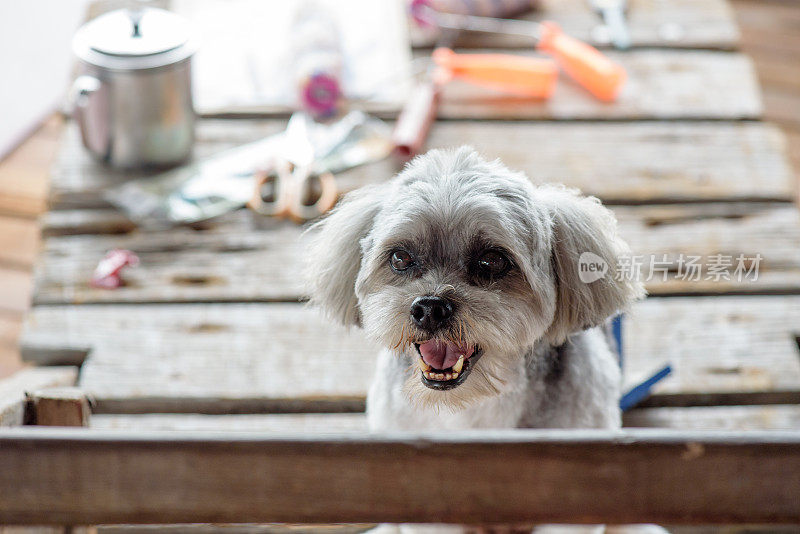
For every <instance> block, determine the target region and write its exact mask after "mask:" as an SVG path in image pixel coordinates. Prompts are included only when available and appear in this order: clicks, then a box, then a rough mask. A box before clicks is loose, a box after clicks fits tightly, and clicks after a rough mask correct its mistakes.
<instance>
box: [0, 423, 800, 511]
mask: <svg viewBox="0 0 800 534" xmlns="http://www.w3.org/2000/svg"><path fill="white" fill-rule="evenodd" d="M120 458H124V459H125V461H124V462H121V461H120ZM756 458H757V461H753V460H754V459H756ZM198 465H202V466H203V468H202V469H197V466H198ZM465 465H468V466H469V468H468V469H465V468H464V466H465ZM532 466H535V469H532V468H531V467H532ZM798 473H800V433H798V432H748V433H711V432H702V433H701V432H679V433H676V432H674V431H664V430H657V431H654V430H637V431H631V430H628V431H621V432H608V431H580V430H577V431H496V432H493V433H492V434H491V435H487V434H486V433H448V434H420V435H416V434H398V435H394V436H380V435H375V436H364V437H355V436H351V437H348V438H334V437H331V438H319V439H314V438H306V439H299V438H296V437H291V436H287V437H281V436H276V437H269V438H268V437H263V436H260V435H249V434H241V433H240V434H232V435H225V434H210V433H199V434H198V433H195V434H192V433H180V434H176V433H175V432H167V433H155V432H152V433H144V432H135V433H120V432H115V433H103V432H96V431H94V432H93V431H88V432H87V431H85V430H81V431H77V430H71V431H70V430H69V429H57V430H56V429H36V431H31V430H27V431H20V430H14V429H9V430H5V431H3V432H2V433H0V495H1V496H3V498H2V499H0V522H4V523H17V524H32V523H39V524H41V523H62V524H103V523H155V522H160V523H171V522H178V523H180V522H285V521H295V522H303V523H315V522H330V523H333V522H346V521H357V522H379V521H387V522H408V521H424V522H431V521H436V522H456V523H462V524H464V523H467V524H469V523H528V522H531V523H540V522H541V523H546V522H577V523H583V522H586V523H640V522H642V523H643V522H655V523H730V522H769V523H794V522H796V521H797V517H798V516H800V499H798V498H797V497H798V495H800V474H798ZM732 481H736V483H732ZM100 488H104V490H100ZM419 488H426V491H419ZM676 488H680V491H676ZM430 495H437V496H440V495H446V496H447V498H446V499H440V498H437V499H431V498H430ZM12 496H13V498H12ZM565 496H568V498H565Z"/></svg>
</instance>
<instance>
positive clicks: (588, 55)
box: [536, 22, 626, 102]
mask: <svg viewBox="0 0 800 534" xmlns="http://www.w3.org/2000/svg"><path fill="white" fill-rule="evenodd" d="M541 28H542V32H541V37H540V38H539V44H538V45H537V47H536V48H537V49H538V50H541V51H542V52H545V53H547V54H550V55H552V56H553V57H555V59H556V61H558V63H559V65H561V68H562V69H564V72H566V73H567V74H568V75H569V76H570V77H571V78H572V79H573V80H575V81H576V82H578V83H579V84H581V85H582V86H583V87H585V88H586V90H588V91H589V92H590V93H592V94H593V95H594V96H595V97H597V98H598V99H599V100H602V101H604V102H613V101H614V100H616V98H617V94H618V93H619V90H620V89H621V88H622V85H623V84H624V83H625V78H626V74H625V69H623V68H622V66H620V65H619V64H617V63H614V62H613V61H611V60H610V59H608V58H607V57H606V56H604V55H603V54H601V53H600V52H599V51H598V50H597V49H596V48H594V47H593V46H591V45H588V44H586V43H584V42H583V41H579V40H578V39H575V38H574V37H570V36H569V35H567V34H566V33H564V32H563V31H561V28H559V27H558V25H557V24H556V23H554V22H544V23H542V25H541Z"/></svg>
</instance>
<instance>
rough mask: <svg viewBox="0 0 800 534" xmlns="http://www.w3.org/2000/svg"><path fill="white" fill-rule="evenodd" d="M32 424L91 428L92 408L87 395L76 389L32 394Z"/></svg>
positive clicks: (43, 391) (40, 391) (52, 390)
mask: <svg viewBox="0 0 800 534" xmlns="http://www.w3.org/2000/svg"><path fill="white" fill-rule="evenodd" d="M28 398H29V400H30V402H31V404H32V408H33V420H32V421H31V424H34V425H39V426H89V416H90V415H91V407H90V405H89V404H90V403H89V398H88V397H87V395H86V393H85V392H84V391H83V390H81V389H79V388H75V387H61V388H45V389H39V390H36V391H34V392H33V393H30V394H29V395H28Z"/></svg>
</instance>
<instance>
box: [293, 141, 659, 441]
mask: <svg viewBox="0 0 800 534" xmlns="http://www.w3.org/2000/svg"><path fill="white" fill-rule="evenodd" d="M313 232H315V233H316V235H315V236H314V239H313V243H312V248H311V253H310V254H309V255H308V256H309V258H310V262H309V269H310V282H311V299H312V302H313V303H315V304H317V305H318V306H320V307H322V308H323V309H324V310H325V311H326V312H327V313H328V314H329V315H330V316H331V317H333V318H335V319H337V320H339V321H340V322H342V323H344V324H345V325H357V326H361V327H363V329H364V332H365V334H366V335H367V336H368V337H370V338H372V339H374V340H377V341H378V342H379V343H380V344H381V345H382V346H384V347H386V353H387V354H390V355H391V356H390V357H392V358H396V359H397V361H398V363H399V365H388V364H387V365H384V366H379V371H378V373H379V376H378V377H376V383H375V384H373V388H372V390H371V391H370V401H369V404H368V409H370V408H369V406H374V405H376V403H377V404H380V405H381V406H382V408H381V409H382V410H383V411H384V412H387V411H388V412H391V411H392V410H395V411H400V410H405V409H407V408H408V407H412V409H417V410H421V411H426V410H430V409H435V410H437V411H438V410H440V409H442V408H444V409H445V410H446V411H450V412H463V411H469V410H470V409H471V408H470V407H473V406H478V405H485V406H484V408H483V409H484V410H489V411H491V409H497V408H486V406H489V405H486V402H487V401H489V400H491V399H496V398H501V397H503V398H511V397H509V395H511V394H513V395H518V396H517V397H514V398H515V399H516V400H515V401H514V402H527V401H526V400H525V399H528V398H529V397H530V395H527V394H526V392H530V391H533V390H535V389H537V388H538V390H537V391H539V393H542V394H547V395H556V394H557V392H558V391H559V389H558V388H555V389H553V387H551V386H552V383H551V382H552V376H555V375H553V374H552V373H550V372H544V373H538V372H534V371H535V369H537V368H539V367H542V366H541V361H540V360H542V361H543V360H546V359H547V358H548V356H547V355H548V354H550V352H551V348H553V347H562V346H566V344H568V343H570V344H571V347H572V348H571V349H570V351H571V352H575V351H576V350H584V351H588V352H589V353H587V354H583V355H581V356H580V358H584V359H585V360H586V362H588V363H586V362H583V363H581V362H582V360H580V359H574V360H573V361H572V363H571V366H570V367H569V370H570V371H569V373H572V374H569V373H567V375H568V376H567V375H565V376H567V378H564V379H563V380H572V381H580V380H584V379H585V381H586V383H587V391H589V393H586V394H585V395H575V396H574V397H575V398H574V399H572V400H569V399H564V402H565V403H568V404H564V405H563V406H560V405H559V408H557V409H563V410H565V411H569V410H578V411H580V410H584V411H585V412H586V413H589V412H592V410H594V409H595V408H597V407H599V406H602V407H604V409H606V411H607V412H608V413H612V414H613V413H617V414H618V409H617V408H616V403H617V400H618V399H617V398H612V397H613V395H615V393H614V392H618V387H619V385H618V383H617V384H611V385H607V384H606V385H604V384H602V383H601V382H603V381H606V382H607V381H614V380H617V381H618V378H619V377H618V373H617V374H616V375H615V374H614V372H612V371H609V372H606V370H605V368H606V367H607V362H606V360H609V359H610V356H608V354H606V353H607V352H608V351H607V350H605V352H603V349H602V348H596V347H599V345H598V344H597V343H595V342H592V343H586V344H582V343H581V342H577V341H576V339H577V338H576V337H575V336H576V335H577V334H576V333H579V332H581V331H583V330H585V329H587V328H590V327H594V326H597V325H600V324H602V323H603V322H604V321H605V320H606V319H607V318H608V317H609V316H611V315H613V314H614V313H616V312H617V311H619V310H623V309H625V308H626V307H627V306H628V304H629V303H630V302H631V301H633V300H635V299H636V298H638V297H640V296H641V295H642V293H643V290H642V288H641V285H640V284H638V282H636V281H634V280H629V279H617V278H616V277H614V276H613V273H614V271H613V268H614V266H616V265H617V262H618V259H619V257H620V256H622V255H624V254H626V253H629V251H628V248H627V246H626V245H625V244H624V243H623V242H622V241H621V240H620V239H619V238H618V237H617V234H616V221H615V220H614V218H613V216H612V215H611V212H610V211H608V210H607V209H605V208H604V207H603V206H602V205H601V204H600V203H599V202H598V201H597V200H596V199H592V198H585V197H581V196H579V195H578V194H577V192H575V191H572V190H568V189H565V188H563V187H561V186H538V187H537V186H534V185H532V184H531V182H530V181H529V180H528V179H527V178H526V177H525V176H524V175H522V174H520V173H516V172H512V171H510V170H508V169H507V168H506V167H504V166H503V165H502V164H501V163H499V162H497V161H494V162H489V161H486V160H484V159H482V158H481V157H480V156H478V155H477V153H476V152H475V151H474V150H472V149H470V148H467V147H464V148H461V149H458V150H454V151H438V150H435V151H431V152H429V153H428V154H427V155H424V156H421V157H418V158H416V159H415V160H414V161H413V162H411V163H410V164H409V165H407V166H406V168H405V169H404V170H403V172H401V173H400V174H399V175H398V176H397V177H396V178H394V179H393V180H391V181H390V182H387V183H385V184H381V185H376V186H371V187H367V188H362V189H360V190H358V191H356V192H353V193H350V194H348V195H347V196H346V197H345V198H344V200H343V201H342V202H341V203H340V204H339V206H337V208H336V209H335V210H334V211H333V212H332V213H331V214H330V215H329V216H328V217H327V218H325V219H324V220H323V221H321V222H320V223H318V225H316V227H315V229H314V230H313ZM398 249H402V250H404V251H406V252H408V253H410V254H411V256H412V257H413V258H414V262H415V263H414V266H413V268H411V269H409V270H408V271H407V272H405V271H404V272H399V271H396V270H394V269H393V268H392V267H391V266H390V262H389V259H390V257H391V254H392V251H396V250H398ZM488 250H496V251H501V252H502V253H503V254H504V255H505V256H506V257H507V258H508V260H509V266H510V267H509V269H508V270H507V271H506V272H503V273H502V274H499V275H497V276H496V277H492V278H489V279H487V278H485V277H480V276H478V275H476V274H475V270H474V269H475V267H474V266H475V265H477V262H478V260H477V259H476V258H480V257H481V255H482V254H485V253H486V251H488ZM584 252H591V253H592V254H594V255H595V256H596V257H598V258H600V259H601V260H603V261H605V262H606V263H607V264H608V265H609V266H610V267H611V269H612V270H611V275H609V276H607V277H605V278H602V279H600V280H597V281H595V282H592V283H591V284H586V283H583V282H581V281H580V279H579V273H578V268H579V267H578V258H579V257H580V255H581V254H582V253H584ZM422 296H436V297H441V298H444V299H447V300H448V301H450V302H451V303H452V304H453V309H454V312H453V316H452V318H451V320H450V321H449V322H448V323H447V324H445V325H444V326H443V328H441V329H439V330H437V331H435V332H425V331H422V330H420V329H419V328H417V327H416V326H415V325H414V321H413V320H412V318H411V317H410V308H411V305H412V302H413V301H414V300H415V299H416V298H418V297H422ZM431 338H437V339H442V340H449V341H451V342H454V343H459V344H467V345H470V346H478V347H480V349H481V350H482V356H481V358H480V360H479V361H478V362H477V363H476V364H475V366H474V368H473V369H472V371H471V374H470V375H469V376H468V377H467V378H466V380H465V381H464V382H463V383H462V384H460V385H458V386H457V387H455V388H453V389H450V390H447V391H442V390H434V389H430V388H428V387H426V386H425V385H424V384H423V383H422V381H421V379H420V371H419V369H418V368H417V359H418V358H419V355H418V354H417V353H416V349H415V348H414V343H420V342H422V341H426V340H428V339H431ZM593 339H594V338H593ZM598 339H599V338H598ZM603 343H604V342H603ZM581 347H583V348H581ZM599 352H603V354H599V355H598V354H593V353H599ZM593 358H599V359H601V360H603V362H604V363H603V364H602V365H599V364H598V365H595V363H596V362H595V363H592V362H593V361H594V360H592V359H593ZM551 364H552V362H550V363H548V364H547V365H551ZM547 365H545V366H544V367H547ZM559 365H560V364H559ZM537 366H539V367H537ZM581 366H583V367H581ZM604 366H605V367H604ZM573 371H574V372H573ZM381 373H383V374H381ZM584 375H585V376H584ZM559 376H561V375H559ZM548 377H549V378H548ZM547 380H550V381H551V382H548V384H549V386H548V388H549V389H547V388H544V386H543V384H545V382H546V381H547ZM594 382H597V384H594ZM576 383H577V382H576ZM376 384H378V385H379V387H377V388H376ZM593 384H594V385H593ZM606 386H608V387H606ZM543 388H544V389H543ZM389 390H391V391H389ZM545 390H546V391H545ZM590 390H591V391H590ZM398 391H399V392H401V393H400V395H401V396H402V398H403V399H404V400H403V401H402V402H405V403H406V405H404V406H402V407H401V406H400V405H398V404H397V403H398V402H401V401H399V400H398V399H396V398H395V397H394V396H393V395H395V394H397V392H398ZM598 392H604V393H598ZM381 396H383V397H385V398H381V399H377V400H376V397H381ZM504 396H505V397H504ZM387 399H388V400H387ZM587 399H588V400H587ZM384 401H386V402H384ZM387 402H389V404H387ZM576 403H577V405H576ZM594 405H597V406H594ZM492 406H494V405H492ZM548 409H552V408H548ZM519 413H520V414H522V413H524V410H520V412H519ZM486 415H487V417H489V418H491V414H490V413H487V414H486ZM522 419H524V417H523V416H522V415H520V416H519V418H518V420H517V423H516V424H524V422H523V421H522ZM600 419H603V421H605V420H606V419H607V418H603V417H601V418H600ZM611 419H613V417H611ZM617 419H618V416H617ZM503 420H506V419H503ZM532 420H533V419H531V418H528V421H529V422H530V421H532ZM567 420H569V421H573V422H575V423H574V424H579V423H578V422H579V421H583V420H590V419H586V418H583V419H582V418H581V417H580V416H579V415H578V416H576V417H571V418H569V419H564V421H567ZM609 420H610V419H609ZM465 424H466V425H467V426H469V423H465ZM569 424H570V423H566V425H567V426H569ZM609 424H611V425H612V426H613V423H609ZM512 426H513V425H512ZM592 426H597V425H592Z"/></svg>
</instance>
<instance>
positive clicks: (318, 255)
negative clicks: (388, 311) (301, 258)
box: [305, 185, 384, 326]
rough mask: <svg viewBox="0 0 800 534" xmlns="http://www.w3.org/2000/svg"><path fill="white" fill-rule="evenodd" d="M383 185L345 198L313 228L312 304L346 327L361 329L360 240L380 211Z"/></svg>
mask: <svg viewBox="0 0 800 534" xmlns="http://www.w3.org/2000/svg"><path fill="white" fill-rule="evenodd" d="M383 188H384V186H383V185H376V186H367V187H362V188H360V189H357V190H356V191H353V192H351V193H348V194H347V195H345V196H344V198H342V200H341V201H340V202H339V204H338V205H337V206H336V207H335V208H334V209H333V211H331V213H330V214H329V215H328V216H327V217H325V218H324V219H322V220H321V221H319V222H318V223H316V224H314V225H313V226H312V227H311V228H310V229H309V230H308V232H309V233H310V234H311V236H312V237H311V243H310V246H309V249H308V251H309V253H308V255H307V258H306V273H305V274H306V277H307V280H308V282H309V285H310V287H311V295H310V297H311V303H312V304H314V305H317V306H319V307H321V308H322V309H323V310H324V311H325V312H326V313H327V314H328V315H329V316H330V317H332V318H334V319H336V320H338V321H339V322H341V323H342V324H344V325H346V326H351V325H356V326H360V324H361V317H360V314H359V311H358V299H357V298H356V294H355V283H356V277H357V276H358V272H359V270H360V269H361V259H362V258H361V256H362V250H361V240H362V239H363V238H364V237H365V236H366V235H367V234H368V233H369V231H370V229H371V228H372V223H373V221H374V219H375V216H376V215H377V213H378V212H379V211H380V206H381V199H382V196H383Z"/></svg>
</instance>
